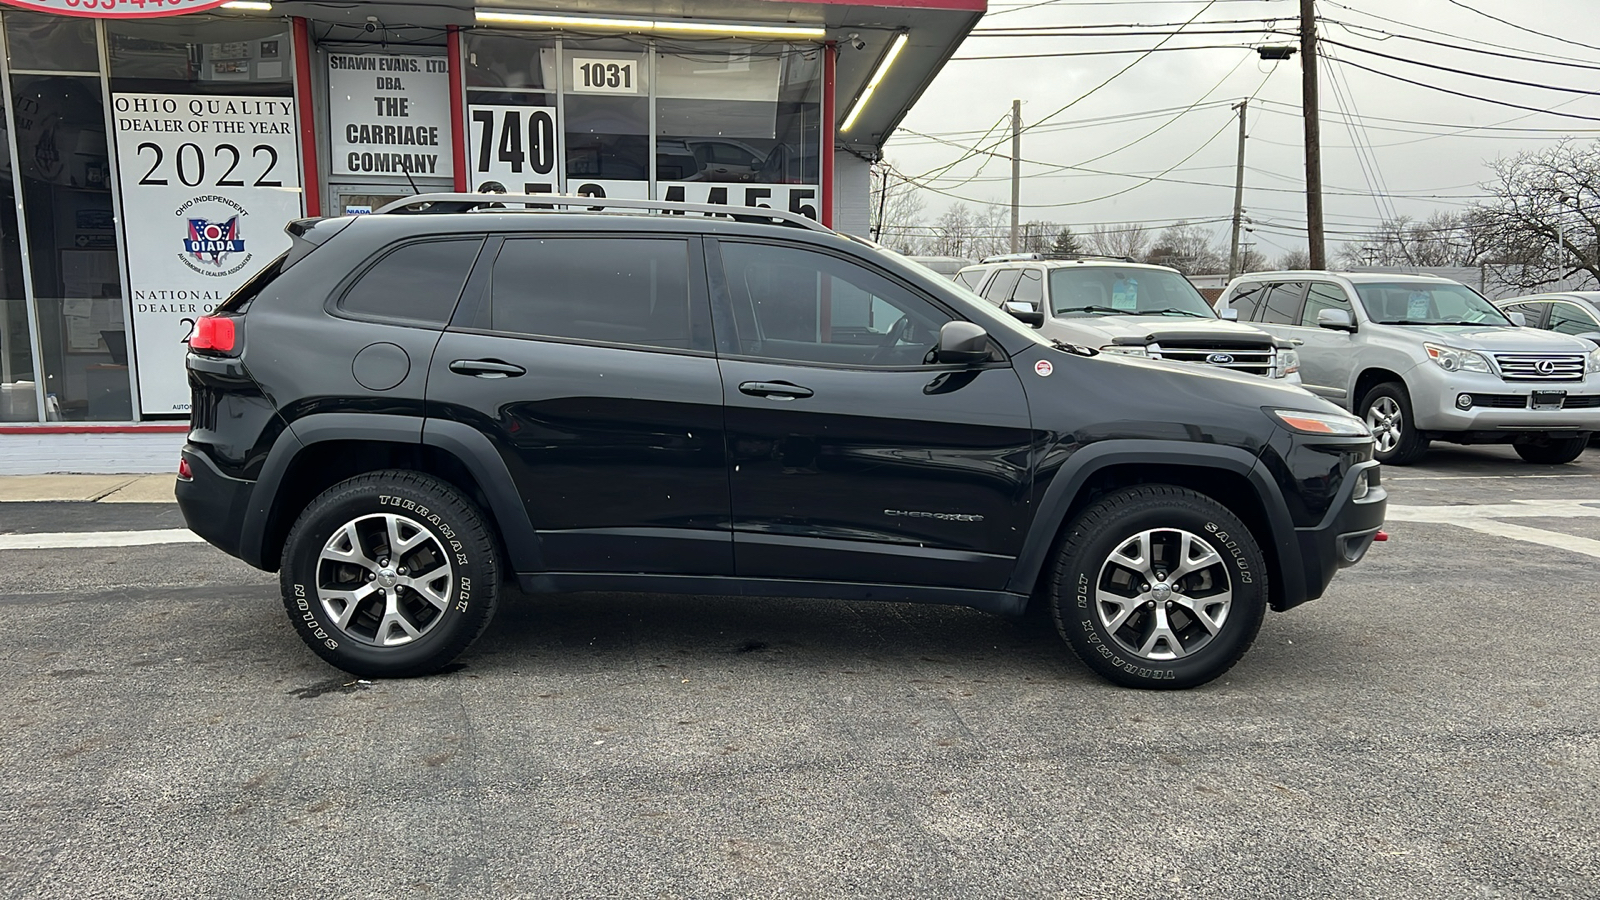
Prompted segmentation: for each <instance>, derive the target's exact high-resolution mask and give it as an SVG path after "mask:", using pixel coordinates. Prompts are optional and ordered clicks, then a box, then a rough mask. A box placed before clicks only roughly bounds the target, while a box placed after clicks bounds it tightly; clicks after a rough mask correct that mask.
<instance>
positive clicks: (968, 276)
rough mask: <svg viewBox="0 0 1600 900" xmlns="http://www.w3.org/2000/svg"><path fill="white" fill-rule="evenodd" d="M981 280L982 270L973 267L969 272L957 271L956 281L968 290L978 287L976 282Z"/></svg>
mask: <svg viewBox="0 0 1600 900" xmlns="http://www.w3.org/2000/svg"><path fill="white" fill-rule="evenodd" d="M982 280H983V270H982V269H974V270H972V271H971V272H957V273H956V283H957V284H959V285H961V286H962V287H964V288H966V289H967V290H969V291H975V290H977V289H978V282H980V281H982Z"/></svg>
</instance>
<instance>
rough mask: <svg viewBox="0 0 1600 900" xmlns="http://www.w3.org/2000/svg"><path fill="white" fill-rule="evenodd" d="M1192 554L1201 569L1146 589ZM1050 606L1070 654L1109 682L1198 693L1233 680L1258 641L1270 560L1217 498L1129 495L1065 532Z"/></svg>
mask: <svg viewBox="0 0 1600 900" xmlns="http://www.w3.org/2000/svg"><path fill="white" fill-rule="evenodd" d="M1130 551H1131V552H1130ZM1184 552H1187V558H1188V559H1189V560H1191V561H1192V563H1193V564H1196V565H1197V567H1196V568H1193V569H1191V570H1190V571H1189V572H1186V573H1184V574H1182V575H1180V576H1179V578H1178V579H1177V580H1176V581H1173V580H1168V581H1150V580H1149V579H1151V578H1154V577H1159V576H1165V577H1167V578H1168V579H1170V578H1171V576H1172V574H1174V570H1173V569H1170V568H1167V565H1168V564H1170V563H1173V562H1176V561H1177V559H1178V557H1179V554H1180V553H1184ZM1207 560H1209V561H1207ZM1145 587H1148V590H1146V589H1144V588H1145ZM1142 598H1150V599H1142ZM1049 599H1050V605H1051V610H1052V613H1053V616H1054V619H1055V623H1056V629H1057V630H1058V631H1059V632H1060V633H1061V637H1062V638H1063V639H1064V640H1065V641H1066V642H1067V646H1069V647H1071V648H1072V651H1073V653H1075V654H1077V656H1078V658H1079V659H1081V660H1083V662H1084V664H1085V665H1087V666H1088V667H1089V668H1091V669H1093V670H1094V671H1095V672H1097V673H1099V674H1100V675H1101V676H1103V677H1105V678H1106V679H1107V680H1109V681H1112V682H1115V683H1117V684H1120V685H1124V686H1126V687H1136V688H1153V689H1165V690H1172V689H1180V688H1191V687H1195V686H1196V685H1201V684H1205V683H1206V682H1208V681H1211V680H1212V679H1214V678H1216V677H1218V676H1220V675H1222V674H1223V673H1224V672H1226V671H1228V670H1229V669H1230V668H1232V667H1233V665H1234V663H1236V662H1238V661H1239V658H1240V657H1242V656H1243V655H1244V653H1245V651H1246V650H1248V649H1250V644H1251V643H1252V642H1254V641H1255V638H1256V632H1258V631H1259V630H1260V629H1261V619H1262V617H1263V616H1264V615H1265V614H1266V609H1267V560H1266V556H1265V554H1263V553H1262V552H1261V548H1260V547H1259V546H1258V545H1257V543H1256V540H1255V538H1254V537H1253V536H1252V535H1251V534H1250V531H1249V529H1248V528H1246V527H1245V524H1244V523H1243V522H1241V521H1240V520H1239V518H1238V517H1237V516H1235V515H1234V514H1233V513H1231V512H1229V511H1228V510H1227V508H1225V507H1223V506H1222V505H1221V504H1219V503H1217V502H1216V501H1215V500H1212V499H1211V498H1210V497H1207V496H1205V495H1203V494H1200V493H1197V492H1195V491H1191V490H1189V489H1187V488H1180V487H1173V486H1170V485H1143V486H1140V487H1133V488H1126V489H1124V490H1120V491H1117V492H1115V493H1113V494H1110V495H1108V496H1106V497H1104V498H1102V499H1100V500H1099V501H1098V502H1096V503H1095V504H1094V505H1093V506H1091V507H1089V508H1088V509H1087V510H1085V511H1084V512H1083V514H1082V515H1080V516H1078V518H1077V519H1075V520H1074V521H1073V522H1072V523H1071V524H1070V525H1069V526H1068V527H1067V532H1066V534H1065V536H1064V539H1063V541H1062V544H1061V547H1060V549H1059V550H1058V551H1057V555H1056V560H1055V570H1054V577H1053V580H1052V583H1051V586H1050V597H1049ZM1122 600H1127V601H1130V602H1127V603H1123V602H1121V601H1122ZM1195 611H1199V612H1200V613H1201V614H1200V615H1196V614H1195ZM1163 627H1165V629H1166V630H1165V632H1164V633H1163V631H1162V629H1163Z"/></svg>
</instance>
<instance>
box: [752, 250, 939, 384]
mask: <svg viewBox="0 0 1600 900" xmlns="http://www.w3.org/2000/svg"><path fill="white" fill-rule="evenodd" d="M722 263H723V269H724V272H725V274H726V277H727V281H728V293H729V297H730V300H731V301H732V304H733V314H734V325H735V328H736V330H737V333H738V346H739V353H740V354H742V355H745V356H758V357H764V358H768V359H781V360H792V361H796V362H812V363H833V364H838V365H851V366H918V365H923V364H926V363H928V362H930V361H931V354H932V351H933V349H934V347H935V346H936V345H937V344H938V342H939V329H940V328H941V327H943V326H944V324H945V323H946V322H949V321H950V319H951V317H950V316H949V315H948V314H946V313H945V312H944V311H943V310H941V309H939V308H938V307H936V306H935V305H933V304H932V303H930V302H929V301H927V300H925V299H923V298H921V297H919V296H917V295H916V294H913V293H912V292H911V291H909V290H907V289H906V288H903V287H901V286H900V285H898V284H896V283H895V282H893V281H890V280H889V279H888V278H886V277H884V276H882V275H879V274H878V273H876V272H873V271H871V270H869V269H865V268H863V267H861V266H859V265H856V264H855V263H852V262H849V261H847V260H843V259H840V258H838V257H835V256H831V255H828V254H825V253H817V252H814V251H810V250H802V249H799V248H795V247H778V246H773V245H770V244H746V243H731V242H724V243H723V244H722Z"/></svg>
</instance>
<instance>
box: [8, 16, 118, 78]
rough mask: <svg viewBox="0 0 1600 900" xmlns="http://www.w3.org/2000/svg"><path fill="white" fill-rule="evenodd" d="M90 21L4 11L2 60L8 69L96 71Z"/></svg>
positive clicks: (97, 56) (96, 51)
mask: <svg viewBox="0 0 1600 900" xmlns="http://www.w3.org/2000/svg"><path fill="white" fill-rule="evenodd" d="M99 47H100V44H99V42H98V41H97V40H95V36H94V20H93V19H80V18H68V17H66V16H50V15H44V14H41V13H31V12H20V11H11V10H7V11H6V62H7V63H8V64H9V66H10V69H11V71H16V70H18V69H24V70H26V69H32V70H36V71H45V72H99V71H100V49H99Z"/></svg>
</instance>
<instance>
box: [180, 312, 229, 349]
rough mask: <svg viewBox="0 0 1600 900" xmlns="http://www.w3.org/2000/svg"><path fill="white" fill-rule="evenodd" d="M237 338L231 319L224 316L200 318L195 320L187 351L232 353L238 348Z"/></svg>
mask: <svg viewBox="0 0 1600 900" xmlns="http://www.w3.org/2000/svg"><path fill="white" fill-rule="evenodd" d="M237 337H238V333H237V331H236V330H235V329H234V324H233V319H231V318H228V317H226V316H202V317H200V318H199V319H197V320H195V323H194V334H191V335H190V336H189V349H190V350H212V351H215V352H217V353H232V352H234V350H235V348H236V347H237V346H238V341H237Z"/></svg>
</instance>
